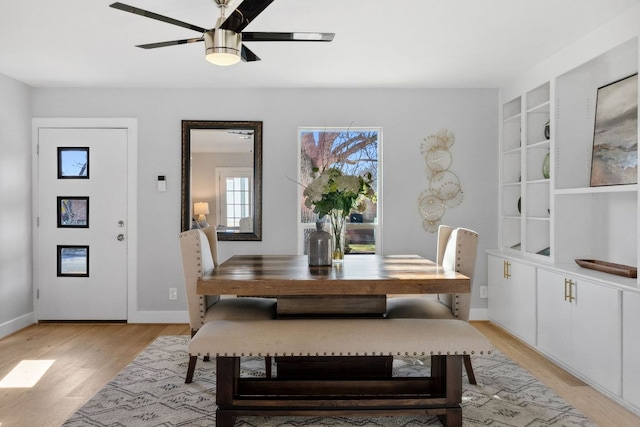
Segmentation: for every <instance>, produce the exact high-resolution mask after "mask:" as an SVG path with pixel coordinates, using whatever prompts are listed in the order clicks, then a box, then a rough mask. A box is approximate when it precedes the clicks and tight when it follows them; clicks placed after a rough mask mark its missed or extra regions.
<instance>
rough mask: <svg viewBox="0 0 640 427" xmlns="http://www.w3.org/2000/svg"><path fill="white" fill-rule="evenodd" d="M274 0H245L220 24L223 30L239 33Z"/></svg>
mask: <svg viewBox="0 0 640 427" xmlns="http://www.w3.org/2000/svg"><path fill="white" fill-rule="evenodd" d="M273 1H274V0H244V1H243V2H242V3H240V4H239V5H238V7H237V8H236V10H234V11H233V13H232V14H231V15H229V16H228V17H227V19H226V20H225V21H224V22H223V23H222V25H220V28H221V29H223V30H231V31H235V32H236V33H239V32H240V31H242V30H244V28H245V27H246V26H247V25H249V24H250V23H251V22H252V21H253V20H254V19H255V17H256V16H258V15H260V13H262V11H263V10H265V9H266V8H267V6H269V5H270V4H271V3H273Z"/></svg>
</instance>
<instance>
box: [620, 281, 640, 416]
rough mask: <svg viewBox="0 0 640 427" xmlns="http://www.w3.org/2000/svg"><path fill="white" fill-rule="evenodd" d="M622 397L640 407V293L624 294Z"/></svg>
mask: <svg viewBox="0 0 640 427" xmlns="http://www.w3.org/2000/svg"><path fill="white" fill-rule="evenodd" d="M622 303H623V304H622V372H624V377H623V378H622V397H623V398H624V400H625V401H627V402H630V403H631V404H633V405H635V406H636V407H638V408H640V327H639V326H640V294H639V293H637V292H623V295H622Z"/></svg>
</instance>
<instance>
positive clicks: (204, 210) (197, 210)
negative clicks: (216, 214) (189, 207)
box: [193, 202, 209, 228]
mask: <svg viewBox="0 0 640 427" xmlns="http://www.w3.org/2000/svg"><path fill="white" fill-rule="evenodd" d="M193 214H194V215H197V216H198V225H199V226H200V228H204V227H208V226H209V224H208V223H207V217H206V216H205V215H208V214H209V203H207V202H198V203H194V204H193Z"/></svg>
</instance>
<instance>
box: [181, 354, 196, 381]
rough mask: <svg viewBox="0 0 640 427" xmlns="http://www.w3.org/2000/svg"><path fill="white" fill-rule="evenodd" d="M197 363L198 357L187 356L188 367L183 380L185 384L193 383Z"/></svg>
mask: <svg viewBox="0 0 640 427" xmlns="http://www.w3.org/2000/svg"><path fill="white" fill-rule="evenodd" d="M197 361H198V356H189V366H188V367H187V378H186V379H185V380H184V382H185V383H186V384H191V381H193V373H194V372H195V370H196V362H197Z"/></svg>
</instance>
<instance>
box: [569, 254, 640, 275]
mask: <svg viewBox="0 0 640 427" xmlns="http://www.w3.org/2000/svg"><path fill="white" fill-rule="evenodd" d="M576 263H577V264H578V265H579V266H580V267H584V268H588V269H591V270H597V271H602V272H604V273H609V274H615V275H617V276H624V277H631V278H636V277H638V269H637V268H636V267H631V266H629V265H623V264H615V263H613V262H607V261H599V260H597V259H577V260H576Z"/></svg>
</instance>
